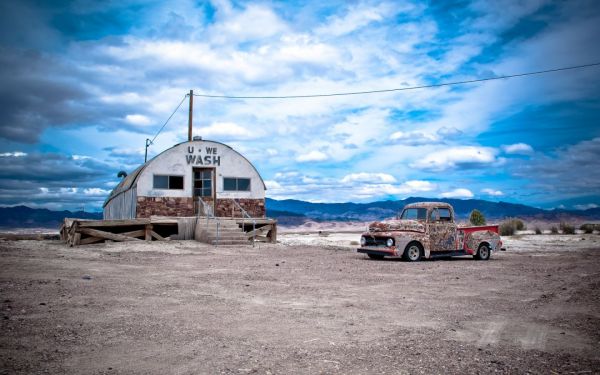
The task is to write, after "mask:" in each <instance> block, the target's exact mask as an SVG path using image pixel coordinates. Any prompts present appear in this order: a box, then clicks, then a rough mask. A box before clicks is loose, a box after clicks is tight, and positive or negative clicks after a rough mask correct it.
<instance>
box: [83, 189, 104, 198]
mask: <svg viewBox="0 0 600 375" xmlns="http://www.w3.org/2000/svg"><path fill="white" fill-rule="evenodd" d="M109 193H110V190H106V189H100V188H87V189H83V194H85V195H91V196H103V197H104V196H108V194H109Z"/></svg>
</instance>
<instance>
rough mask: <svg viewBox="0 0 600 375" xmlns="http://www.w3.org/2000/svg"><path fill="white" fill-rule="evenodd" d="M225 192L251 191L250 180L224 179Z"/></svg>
mask: <svg viewBox="0 0 600 375" xmlns="http://www.w3.org/2000/svg"><path fill="white" fill-rule="evenodd" d="M223 190H225V191H250V179H249V178H238V177H224V178H223Z"/></svg>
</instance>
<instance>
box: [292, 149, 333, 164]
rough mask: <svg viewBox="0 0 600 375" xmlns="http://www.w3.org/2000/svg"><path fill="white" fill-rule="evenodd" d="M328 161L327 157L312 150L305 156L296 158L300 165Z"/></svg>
mask: <svg viewBox="0 0 600 375" xmlns="http://www.w3.org/2000/svg"><path fill="white" fill-rule="evenodd" d="M327 159H329V156H328V155H327V154H326V153H324V152H321V151H317V150H313V151H310V152H308V153H306V154H301V155H298V156H297V157H296V161H297V162H300V163H306V162H310V161H324V160H327Z"/></svg>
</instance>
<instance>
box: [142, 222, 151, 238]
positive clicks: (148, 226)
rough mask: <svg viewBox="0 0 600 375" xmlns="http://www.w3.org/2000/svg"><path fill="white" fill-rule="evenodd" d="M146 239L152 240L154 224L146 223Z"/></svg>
mask: <svg viewBox="0 0 600 375" xmlns="http://www.w3.org/2000/svg"><path fill="white" fill-rule="evenodd" d="M144 234H145V236H144V239H145V240H146V241H152V224H146V228H145V233H144Z"/></svg>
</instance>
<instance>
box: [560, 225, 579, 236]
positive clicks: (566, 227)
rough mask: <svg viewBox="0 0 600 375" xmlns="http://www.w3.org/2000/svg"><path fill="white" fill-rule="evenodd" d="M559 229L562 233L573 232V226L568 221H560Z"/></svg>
mask: <svg viewBox="0 0 600 375" xmlns="http://www.w3.org/2000/svg"><path fill="white" fill-rule="evenodd" d="M560 229H561V230H562V232H563V234H575V226H573V225H571V224H569V223H560Z"/></svg>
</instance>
